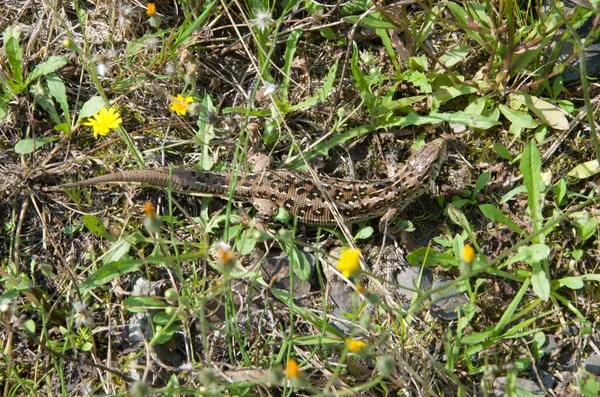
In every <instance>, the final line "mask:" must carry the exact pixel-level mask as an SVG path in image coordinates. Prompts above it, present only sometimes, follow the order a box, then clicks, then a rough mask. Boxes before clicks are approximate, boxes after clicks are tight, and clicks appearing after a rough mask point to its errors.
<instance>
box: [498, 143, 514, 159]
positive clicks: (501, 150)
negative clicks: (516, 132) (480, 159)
mask: <svg viewBox="0 0 600 397" xmlns="http://www.w3.org/2000/svg"><path fill="white" fill-rule="evenodd" d="M494 151H495V152H496V153H497V154H498V156H500V157H502V158H503V159H504V160H508V161H513V156H512V155H511V154H510V152H509V151H508V149H507V148H505V147H504V145H501V144H499V143H494Z"/></svg>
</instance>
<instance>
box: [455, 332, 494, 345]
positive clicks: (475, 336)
mask: <svg viewBox="0 0 600 397" xmlns="http://www.w3.org/2000/svg"><path fill="white" fill-rule="evenodd" d="M490 336H492V331H483V332H473V333H472V334H470V335H467V336H463V337H462V338H461V339H460V343H461V344H463V345H474V344H477V343H482V342H485V341H486V340H488V339H489V338H490Z"/></svg>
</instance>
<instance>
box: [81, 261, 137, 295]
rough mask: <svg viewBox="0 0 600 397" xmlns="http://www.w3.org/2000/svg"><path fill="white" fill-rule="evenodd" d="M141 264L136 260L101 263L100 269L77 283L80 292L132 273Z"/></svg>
mask: <svg viewBox="0 0 600 397" xmlns="http://www.w3.org/2000/svg"><path fill="white" fill-rule="evenodd" d="M141 266H142V263H141V262H139V261H137V262H124V261H118V262H110V263H107V264H105V265H103V266H102V267H101V268H100V269H98V270H97V271H95V272H94V274H92V275H91V276H90V277H88V278H87V279H86V280H85V281H84V282H83V283H81V284H80V285H79V288H80V289H81V291H82V293H83V292H84V291H87V290H88V289H90V288H94V287H98V286H101V285H104V284H107V283H109V282H111V281H112V280H114V279H115V278H117V277H121V276H122V275H124V274H128V273H132V272H135V271H136V270H138V269H139V268H140V267H141Z"/></svg>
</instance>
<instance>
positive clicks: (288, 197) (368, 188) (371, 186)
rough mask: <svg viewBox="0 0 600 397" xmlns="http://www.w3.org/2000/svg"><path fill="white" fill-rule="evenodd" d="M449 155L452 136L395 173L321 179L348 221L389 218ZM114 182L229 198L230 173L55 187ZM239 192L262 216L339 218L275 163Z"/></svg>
mask: <svg viewBox="0 0 600 397" xmlns="http://www.w3.org/2000/svg"><path fill="white" fill-rule="evenodd" d="M445 158H446V141H445V140H444V139H442V138H440V139H436V140H435V141H433V142H431V143H428V144H426V145H424V146H422V147H421V148H419V149H418V150H417V151H416V153H415V154H413V155H412V156H411V157H410V158H409V159H408V160H407V161H406V163H404V164H401V165H399V166H398V169H397V171H396V172H395V175H393V176H391V177H390V178H387V179H381V180H366V181H349V180H343V179H337V178H329V177H319V181H320V185H321V186H322V188H324V189H325V190H326V191H327V192H328V193H329V196H330V197H331V199H332V200H333V203H334V204H335V206H336V207H337V209H338V211H339V212H340V214H341V215H342V216H343V218H344V220H345V221H346V222H348V223H354V222H359V221H364V220H369V219H374V218H380V217H383V218H382V220H386V221H387V220H391V219H392V218H393V217H394V216H395V214H396V213H397V212H398V211H401V210H402V209H403V208H404V207H406V206H407V205H408V204H410V203H411V202H412V201H414V200H415V199H416V198H417V197H419V196H420V195H421V194H423V193H424V192H425V191H426V190H427V188H428V187H429V186H430V184H431V182H432V181H434V180H435V178H436V177H437V174H438V173H439V170H440V167H441V164H442V162H443V161H444V159H445ZM111 182H137V183H148V184H151V185H155V186H160V187H165V188H166V187H171V188H172V189H173V190H174V191H180V192H194V193H200V194H205V195H210V196H219V197H225V198H227V197H228V196H229V189H230V174H229V173H223V172H213V171H200V170H196V169H192V168H172V169H169V168H151V169H145V170H131V171H122V172H117V173H114V174H109V175H104V176H99V177H96V178H91V179H87V180H85V181H81V182H74V183H67V184H64V185H58V186H55V187H54V189H57V188H68V187H75V186H89V185H97V184H101V183H111ZM54 189H53V190H54ZM233 195H234V198H236V199H240V200H244V201H250V202H251V203H253V204H254V206H255V207H256V208H257V209H258V216H259V217H260V218H262V219H267V218H272V217H273V216H274V215H275V214H276V212H277V208H278V207H281V208H284V209H286V210H287V211H288V212H289V213H290V214H292V215H295V216H297V217H298V219H299V221H300V222H302V223H306V224H316V225H335V224H336V221H335V218H334V216H333V214H332V213H331V211H330V209H329V208H330V207H329V206H328V203H327V200H326V199H325V198H324V197H323V195H322V194H321V191H320V190H319V188H318V187H317V184H315V182H314V181H313V179H312V178H311V176H310V175H309V174H308V173H306V172H302V171H294V170H286V169H270V170H264V171H255V172H251V173H247V174H245V175H241V176H238V177H237V182H236V184H235V189H234V194H233Z"/></svg>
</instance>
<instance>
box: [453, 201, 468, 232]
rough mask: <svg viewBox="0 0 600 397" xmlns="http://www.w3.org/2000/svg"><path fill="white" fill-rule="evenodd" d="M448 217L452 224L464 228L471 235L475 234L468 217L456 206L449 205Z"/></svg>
mask: <svg viewBox="0 0 600 397" xmlns="http://www.w3.org/2000/svg"><path fill="white" fill-rule="evenodd" d="M448 216H449V217H450V219H451V220H452V222H454V223H456V224H457V225H458V226H460V227H462V228H463V229H464V230H465V231H466V232H467V233H468V234H469V235H472V234H473V229H472V228H471V224H470V223H469V221H468V220H467V217H466V216H465V214H464V213H463V212H462V211H461V210H459V209H458V208H457V207H456V206H455V205H454V204H450V205H448Z"/></svg>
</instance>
